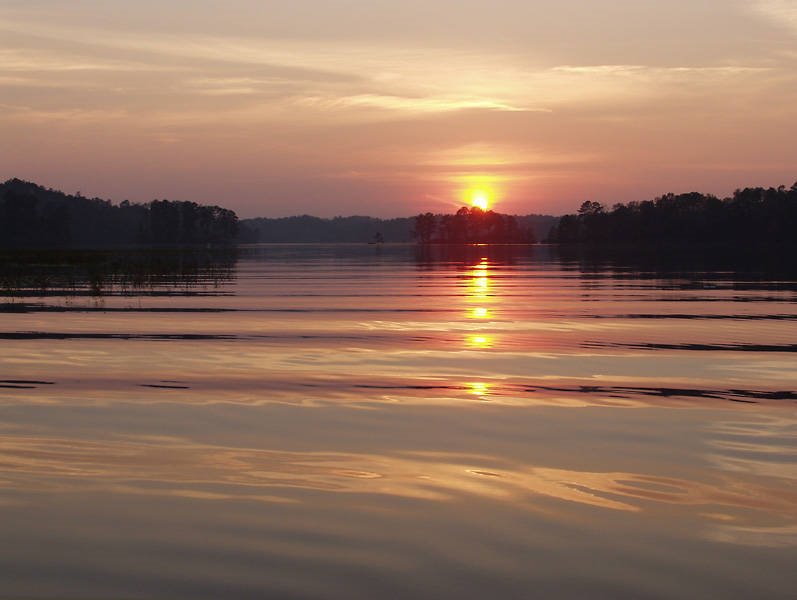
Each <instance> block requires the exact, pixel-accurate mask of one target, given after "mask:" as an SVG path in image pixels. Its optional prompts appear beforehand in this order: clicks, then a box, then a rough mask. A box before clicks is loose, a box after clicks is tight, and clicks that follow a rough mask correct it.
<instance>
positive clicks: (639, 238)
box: [549, 183, 797, 245]
mask: <svg viewBox="0 0 797 600" xmlns="http://www.w3.org/2000/svg"><path fill="white" fill-rule="evenodd" d="M549 241H551V242H558V243H561V244H572V243H586V244H601V245H605V244H625V245H643V244H661V243H674V244H683V243H688V244H734V245H736V244H759V245H760V244H785V243H795V242H796V241H797V183H795V184H794V185H792V186H791V188H786V187H785V186H780V187H777V188H772V187H770V188H762V187H755V188H744V189H739V190H736V191H735V192H734V193H733V195H731V196H729V197H727V198H722V199H720V198H718V197H716V196H712V195H710V194H701V193H699V192H691V193H687V194H665V195H663V196H660V197H658V198H656V199H655V200H645V201H642V202H629V203H627V204H615V205H614V206H613V207H612V208H611V210H607V209H606V208H604V206H603V205H602V204H600V203H598V202H592V201H587V202H584V203H583V204H582V205H581V208H580V209H579V210H578V213H577V214H571V215H565V216H563V217H562V218H561V219H560V220H559V223H558V224H557V226H556V227H554V228H553V229H552V230H551V233H550V236H549Z"/></svg>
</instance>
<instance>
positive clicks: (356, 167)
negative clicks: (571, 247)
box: [0, 0, 797, 217]
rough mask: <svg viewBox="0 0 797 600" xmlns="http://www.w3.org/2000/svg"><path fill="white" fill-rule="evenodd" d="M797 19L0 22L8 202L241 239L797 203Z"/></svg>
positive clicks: (631, 3)
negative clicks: (161, 201)
mask: <svg viewBox="0 0 797 600" xmlns="http://www.w3.org/2000/svg"><path fill="white" fill-rule="evenodd" d="M796 139H797V0H688V1H687V0H669V1H667V2H664V1H660V0H655V1H654V0H611V1H610V0H490V1H482V0H290V1H288V2H283V1H269V0H225V1H224V2H221V1H210V0H169V1H164V0H159V1H157V2H156V1H153V0H137V1H136V2H129V1H121V0H119V1H117V0H69V1H65V0H57V1H56V0H0V179H2V180H5V179H8V178H11V177H19V178H21V179H26V180H31V181H35V182H37V183H40V184H42V185H45V186H47V187H53V188H56V189H62V190H64V191H66V192H69V193H74V192H76V191H80V192H81V193H82V194H83V195H85V196H90V197H94V196H99V197H103V198H109V199H112V200H114V201H121V200H123V199H129V200H131V201H137V202H144V201H149V200H152V199H154V198H168V199H172V200H194V201H197V202H202V203H213V204H221V205H223V206H226V207H229V208H232V209H234V210H235V211H236V212H237V213H238V214H239V216H242V217H252V216H287V215H294V214H305V213H306V214H314V215H319V216H334V215H350V214H368V215H373V216H383V217H384V216H408V215H412V214H416V213H418V212H421V211H424V212H425V211H432V212H449V211H451V210H456V208H457V207H459V206H461V205H462V204H463V203H466V202H468V201H469V200H470V199H471V197H472V196H474V194H478V193H480V194H481V195H486V196H488V197H489V200H490V201H491V203H492V205H493V207H494V208H495V209H496V210H498V211H499V212H507V213H513V214H528V213H546V214H562V213H566V212H572V211H574V210H575V209H576V208H577V207H578V206H579V205H580V204H581V203H582V202H583V201H584V200H596V201H599V202H602V203H604V204H605V205H607V206H611V205H613V204H614V203H616V202H628V201H632V200H644V199H650V198H654V197H656V196H658V195H661V194H663V193H667V192H676V193H678V192H686V191H702V192H707V193H713V194H717V195H719V196H724V195H727V194H730V193H731V192H732V191H733V190H734V189H736V188H739V187H746V186H758V185H761V186H777V185H780V184H785V185H787V186H790V185H791V184H792V183H794V182H795V180H797V143H795V140H796Z"/></svg>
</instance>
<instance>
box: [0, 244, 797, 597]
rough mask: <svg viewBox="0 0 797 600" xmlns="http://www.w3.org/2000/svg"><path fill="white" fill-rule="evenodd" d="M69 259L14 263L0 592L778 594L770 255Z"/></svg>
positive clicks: (306, 252)
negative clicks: (726, 258) (717, 261)
mask: <svg viewBox="0 0 797 600" xmlns="http://www.w3.org/2000/svg"><path fill="white" fill-rule="evenodd" d="M88 256H89V265H90V266H89V267H85V266H83V263H69V262H68V261H67V262H66V263H65V264H54V263H53V261H52V260H51V259H48V258H47V257H46V256H43V257H40V258H39V259H38V261H37V262H38V264H39V265H40V266H39V267H37V268H36V269H31V268H30V267H29V266H26V267H25V268H24V269H23V270H22V271H20V272H17V273H15V272H14V271H13V269H12V268H10V270H9V271H8V272H6V273H4V274H3V280H2V290H3V291H2V293H3V298H2V304H0V306H1V307H2V312H0V340H1V341H0V343H1V344H2V349H3V351H2V352H0V380H2V381H0V506H2V510H3V514H4V518H3V519H2V521H0V580H2V582H3V583H2V594H3V595H4V596H5V597H19V598H53V597H55V598H66V597H69V598H73V597H80V598H108V597H114V598H218V597H229V598H247V597H251V598H262V597H282V598H374V597H391V598H392V597H402V596H404V597H417V598H439V597H452V598H453V597H456V598H486V597H496V598H499V597H536V596H539V597H560V598H585V597H589V598H635V599H637V598H709V597H713V598H784V599H785V598H793V597H794V590H795V587H796V586H797V579H796V578H795V575H794V565H795V563H796V562H797V549H796V547H797V491H795V490H797V487H796V486H795V483H796V482H795V479H797V470H796V469H795V457H796V456H797V444H795V441H796V434H797V411H795V399H797V368H796V367H797V361H795V358H794V357H795V354H794V352H795V340H797V308H796V307H797V304H795V302H797V283H795V279H794V277H793V275H791V274H789V273H782V272H779V271H777V270H770V271H766V272H762V271H761V270H760V268H759V269H757V270H756V271H754V272H745V271H744V270H739V269H728V268H723V267H722V266H721V265H711V266H710V267H707V266H705V265H700V266H695V264H696V260H695V259H694V257H692V258H691V260H690V261H689V263H688V264H691V265H692V266H690V267H688V268H687V267H683V266H682V265H681V266H679V267H678V268H674V269H666V268H663V267H661V265H655V266H651V265H647V264H645V263H644V262H641V261H635V262H624V261H617V260H606V261H592V262H590V263H583V262H579V260H578V259H577V258H568V257H560V256H556V255H553V254H551V252H550V251H549V250H547V249H546V248H544V247H537V248H531V247H500V246H493V247H488V246H472V247H466V248H458V249H457V248H449V249H442V248H432V249H431V250H429V251H427V252H424V251H421V250H418V249H416V248H414V247H411V246H385V247H375V246H262V247H258V246H254V247H242V248H240V249H239V250H238V251H236V252H230V253H228V254H222V255H221V256H214V255H209V256H206V255H204V254H203V253H202V252H199V253H187V254H183V253H179V252H176V251H174V252H171V251H159V252H152V253H144V252H142V253H139V254H137V253H126V254H120V255H114V254H112V253H97V254H93V255H88ZM83 258H84V259H85V256H84V257H83ZM57 262H58V263H60V262H61V261H57ZM27 264H28V265H30V264H31V263H30V262H28V263H27ZM6 265H13V260H8V261H7V262H6ZM759 266H760V265H759ZM20 273H22V275H20Z"/></svg>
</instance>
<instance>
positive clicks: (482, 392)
mask: <svg viewBox="0 0 797 600" xmlns="http://www.w3.org/2000/svg"><path fill="white" fill-rule="evenodd" d="M467 385H468V388H467V389H468V392H469V393H470V394H473V395H474V396H479V397H483V396H487V395H488V394H489V393H490V384H489V383H485V382H483V381H474V382H471V383H468V384H467Z"/></svg>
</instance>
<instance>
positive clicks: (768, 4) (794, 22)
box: [751, 0, 797, 33]
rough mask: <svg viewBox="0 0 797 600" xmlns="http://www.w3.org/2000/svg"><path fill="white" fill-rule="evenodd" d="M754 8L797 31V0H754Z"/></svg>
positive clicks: (775, 21)
mask: <svg viewBox="0 0 797 600" xmlns="http://www.w3.org/2000/svg"><path fill="white" fill-rule="evenodd" d="M751 8H752V10H753V11H755V12H756V13H758V14H759V15H762V16H764V17H765V18H767V19H769V20H770V21H772V22H773V23H775V24H776V25H779V26H781V27H785V28H787V29H790V30H791V31H793V32H794V33H797V1H795V0H754V2H753V3H752V6H751Z"/></svg>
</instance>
